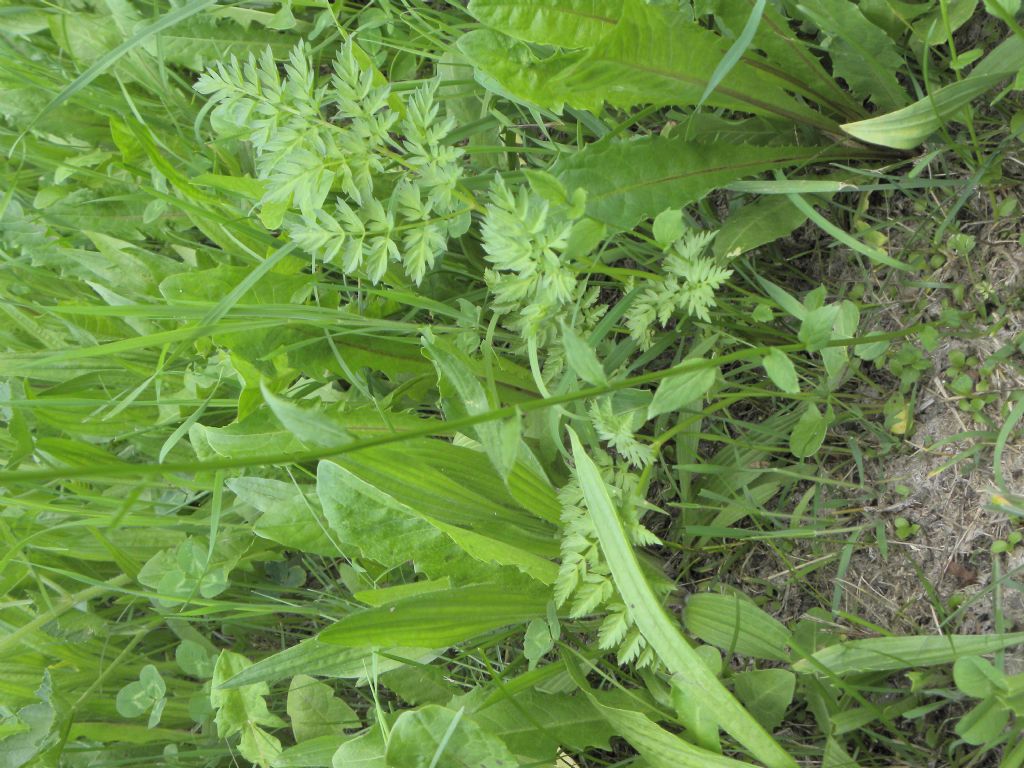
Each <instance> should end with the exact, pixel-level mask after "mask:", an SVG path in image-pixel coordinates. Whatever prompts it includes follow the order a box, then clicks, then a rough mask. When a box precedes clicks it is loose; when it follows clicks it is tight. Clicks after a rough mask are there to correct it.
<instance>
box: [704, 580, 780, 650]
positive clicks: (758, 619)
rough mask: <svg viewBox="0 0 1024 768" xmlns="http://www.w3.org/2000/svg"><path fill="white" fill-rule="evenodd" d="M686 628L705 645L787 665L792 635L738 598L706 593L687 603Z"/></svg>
mask: <svg viewBox="0 0 1024 768" xmlns="http://www.w3.org/2000/svg"><path fill="white" fill-rule="evenodd" d="M686 628H687V629H688V630H689V631H690V632H692V633H693V634H694V635H696V636H697V637H699V638H700V639H701V640H703V641H704V642H705V643H709V644H710V645H714V646H717V647H718V648H721V649H722V650H723V651H733V652H735V653H738V654H741V655H743V656H751V657H753V658H755V659H771V660H774V661H788V660H789V651H788V650H787V647H786V646H788V645H789V641H790V637H791V633H790V631H789V630H788V629H786V627H785V626H783V624H782V623H780V622H779V621H778V620H777V619H775V618H773V617H771V616H769V615H768V614H767V613H765V612H764V611H763V610H761V609H760V608H758V607H757V606H756V605H754V603H752V602H751V601H750V600H748V599H747V598H744V597H740V596H739V595H735V594H733V595H720V594H716V593H712V592H706V593H701V594H696V595H690V598H689V600H687V601H686Z"/></svg>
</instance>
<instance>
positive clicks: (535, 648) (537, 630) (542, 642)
mask: <svg viewBox="0 0 1024 768" xmlns="http://www.w3.org/2000/svg"><path fill="white" fill-rule="evenodd" d="M554 647H555V638H554V637H553V636H552V634H551V627H549V626H548V622H547V621H546V620H545V619H534V620H533V621H531V622H530V623H529V624H527V625H526V633H525V634H524V635H523V655H524V656H526V660H527V662H529V667H528V668H529V669H531V670H532V669H535V668H536V667H537V662H538V661H540V660H541V659H542V658H544V656H545V655H547V654H548V653H550V652H551V649H552V648H554Z"/></svg>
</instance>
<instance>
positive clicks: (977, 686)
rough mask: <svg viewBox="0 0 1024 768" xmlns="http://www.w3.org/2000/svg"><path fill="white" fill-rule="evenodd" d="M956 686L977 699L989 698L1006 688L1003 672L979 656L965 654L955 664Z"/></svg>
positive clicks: (954, 677) (954, 678) (954, 676)
mask: <svg viewBox="0 0 1024 768" xmlns="http://www.w3.org/2000/svg"><path fill="white" fill-rule="evenodd" d="M953 682H955V683H956V687H957V688H959V689H960V690H961V691H963V692H964V693H966V694H967V695H968V696H971V697H973V698H975V699H987V698H988V697H989V696H992V695H993V694H994V693H995V692H996V691H999V690H1004V689H1005V688H1006V682H1005V679H1004V677H1003V674H1002V673H1001V672H999V671H998V670H997V669H996V668H995V667H993V666H992V665H991V664H989V663H988V662H987V661H985V660H984V659H982V658H979V657H978V656H963V657H961V658H959V659H957V660H956V663H955V664H954V665H953Z"/></svg>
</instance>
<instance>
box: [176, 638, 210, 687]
mask: <svg viewBox="0 0 1024 768" xmlns="http://www.w3.org/2000/svg"><path fill="white" fill-rule="evenodd" d="M174 660H175V661H176V662H177V663H178V666H179V667H181V669H182V671H183V672H184V673H185V674H186V675H191V676H192V677H197V678H199V679H200V680H207V679H209V678H211V677H213V669H214V666H215V665H216V663H217V659H216V655H215V654H212V653H210V652H208V651H207V649H206V648H204V647H203V646H202V645H200V644H199V643H197V642H196V641H195V640H182V641H181V643H179V644H178V647H177V648H175V649H174Z"/></svg>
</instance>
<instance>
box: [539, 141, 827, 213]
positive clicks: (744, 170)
mask: <svg viewBox="0 0 1024 768" xmlns="http://www.w3.org/2000/svg"><path fill="white" fill-rule="evenodd" d="M820 153H821V149H820V148H815V147H777V146H771V147H758V146H753V145H741V144H727V143H724V142H717V143H698V142H691V141H688V140H687V139H686V136H685V135H684V134H683V133H677V134H676V135H674V136H671V137H665V136H648V137H644V138H640V139H633V140H630V141H621V140H604V141H599V142H597V143H595V144H590V145H588V146H586V147H585V148H584V149H583V150H581V151H580V152H577V153H575V154H573V155H571V156H569V157H567V158H566V159H564V160H560V161H559V162H558V163H556V164H555V167H554V172H555V173H557V174H558V175H559V177H560V178H561V179H562V181H563V182H564V184H565V186H566V187H567V188H569V189H576V188H578V187H581V188H583V189H585V190H586V191H587V215H588V216H590V217H592V218H594V219H597V220H598V221H603V222H605V223H606V224H608V225H610V226H612V227H614V228H616V229H619V230H627V229H631V228H632V227H633V226H634V225H635V224H636V223H637V222H638V221H640V220H641V219H643V218H649V217H651V216H655V215H657V214H658V213H660V212H661V211H664V210H665V209H666V208H682V207H683V206H686V205H689V204H690V203H693V202H696V201H697V200H700V199H701V198H702V197H704V195H706V194H707V193H708V192H710V191H711V190H713V189H716V188H718V187H721V186H723V185H725V184H728V183H729V182H732V181H736V180H737V179H742V178H745V177H748V176H752V175H755V174H758V173H761V172H762V171H767V170H771V169H772V168H782V167H785V166H789V165H796V164H800V163H803V162H806V161H807V160H809V159H811V158H812V157H814V156H815V155H818V154H820Z"/></svg>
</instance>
